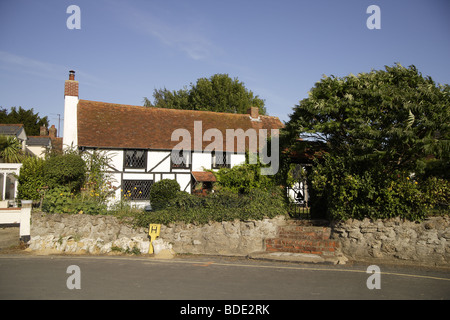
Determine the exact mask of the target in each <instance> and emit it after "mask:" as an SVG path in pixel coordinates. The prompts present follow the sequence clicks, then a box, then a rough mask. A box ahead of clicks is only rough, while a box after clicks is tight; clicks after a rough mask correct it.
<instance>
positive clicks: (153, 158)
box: [147, 151, 170, 172]
mask: <svg viewBox="0 0 450 320" xmlns="http://www.w3.org/2000/svg"><path fill="white" fill-rule="evenodd" d="M168 155H170V152H169V151H149V152H148V154H147V170H151V169H152V171H151V172H169V171H170V156H169V157H168V158H167V159H165V160H164V161H162V162H161V160H163V159H164V158H166V157H167V156H168ZM159 162H161V163H160V164H158V163H159ZM155 166H156V167H155Z"/></svg>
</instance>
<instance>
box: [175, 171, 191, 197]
mask: <svg viewBox="0 0 450 320" xmlns="http://www.w3.org/2000/svg"><path fill="white" fill-rule="evenodd" d="M177 182H178V184H179V185H180V190H181V191H186V192H187V193H191V186H190V182H191V174H190V173H188V174H177Z"/></svg>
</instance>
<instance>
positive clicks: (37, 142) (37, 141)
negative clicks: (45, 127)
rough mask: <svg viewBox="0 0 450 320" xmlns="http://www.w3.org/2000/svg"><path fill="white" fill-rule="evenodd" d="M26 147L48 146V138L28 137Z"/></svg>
mask: <svg viewBox="0 0 450 320" xmlns="http://www.w3.org/2000/svg"><path fill="white" fill-rule="evenodd" d="M27 145H28V146H45V147H48V146H50V137H49V136H28V140H27Z"/></svg>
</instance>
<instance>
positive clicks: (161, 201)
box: [150, 179, 180, 210]
mask: <svg viewBox="0 0 450 320" xmlns="http://www.w3.org/2000/svg"><path fill="white" fill-rule="evenodd" d="M179 191H180V185H179V184H178V182H177V181H176V180H172V179H162V180H160V181H158V182H156V183H155V184H153V185H152V188H151V189H150V203H151V205H152V208H153V210H159V209H162V208H164V207H165V206H166V205H167V202H168V201H169V200H171V199H172V198H174V197H175V195H176V194H177V192H179Z"/></svg>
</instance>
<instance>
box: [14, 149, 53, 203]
mask: <svg viewBox="0 0 450 320" xmlns="http://www.w3.org/2000/svg"><path fill="white" fill-rule="evenodd" d="M44 163H45V161H44V160H43V159H40V158H37V157H27V158H26V159H24V160H23V162H22V167H21V168H20V174H19V177H18V181H19V185H18V187H17V197H18V198H19V199H27V200H39V199H40V193H39V190H40V189H41V188H42V187H44V186H46V185H47V183H46V180H45V177H44Z"/></svg>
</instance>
